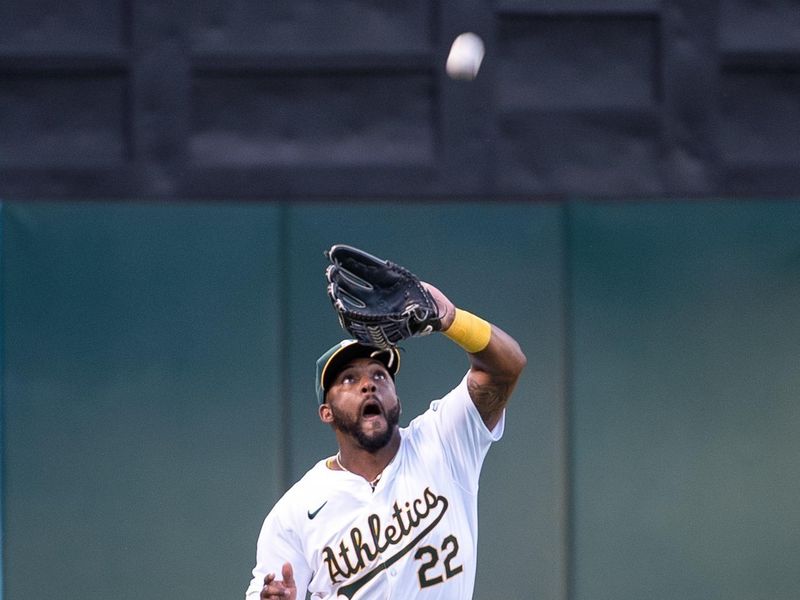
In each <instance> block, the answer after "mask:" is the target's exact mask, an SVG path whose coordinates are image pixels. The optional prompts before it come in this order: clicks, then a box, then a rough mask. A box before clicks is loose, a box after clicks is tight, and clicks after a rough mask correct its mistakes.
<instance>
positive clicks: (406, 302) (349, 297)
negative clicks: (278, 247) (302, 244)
mask: <svg viewBox="0 0 800 600" xmlns="http://www.w3.org/2000/svg"><path fill="white" fill-rule="evenodd" d="M325 255H326V256H327V257H328V260H330V261H331V264H330V265H329V266H328V268H327V270H326V271H325V275H326V277H327V278H328V296H330V299H331V302H333V308H334V310H335V311H336V314H337V315H338V316H339V322H340V323H341V325H342V327H343V328H344V329H346V330H347V331H348V332H350V334H351V335H352V336H353V337H354V338H355V339H357V340H358V341H359V342H361V343H362V344H366V345H369V346H376V347H378V348H391V347H392V346H395V345H396V344H397V343H398V342H400V341H402V340H404V339H406V338H409V337H412V336H420V335H427V334H429V333H431V332H433V331H438V330H440V329H441V328H442V324H441V320H440V319H439V311H438V308H437V305H436V302H435V301H434V300H433V298H432V297H431V295H430V293H428V291H427V290H426V289H425V288H424V287H423V286H422V284H421V283H420V280H419V278H418V277H417V276H416V275H414V274H413V273H411V272H410V271H408V269H405V268H403V267H401V266H400V265H396V264H394V263H392V262H389V261H388V260H384V259H382V258H378V257H376V256H373V255H371V254H368V253H367V252H364V251H363V250H359V249H358V248H353V247H352V246H346V245H344V244H336V245H334V246H332V247H331V249H330V250H328V251H327V252H326V253H325Z"/></svg>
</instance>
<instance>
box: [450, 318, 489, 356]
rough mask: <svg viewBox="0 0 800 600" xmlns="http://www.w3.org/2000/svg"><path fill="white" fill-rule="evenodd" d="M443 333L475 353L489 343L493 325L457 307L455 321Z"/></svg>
mask: <svg viewBox="0 0 800 600" xmlns="http://www.w3.org/2000/svg"><path fill="white" fill-rule="evenodd" d="M442 333H443V334H444V335H446V336H447V337H448V338H450V339H451V340H453V341H454V342H455V343H456V344H458V345H459V346H461V347H462V348H463V349H464V350H466V351H467V352H469V353H471V354H474V353H476V352H480V351H481V350H483V349H484V348H486V346H488V345H489V340H491V338H492V325H491V324H490V323H489V322H488V321H485V320H484V319H481V318H480V317H478V316H476V315H473V314H472V313H471V312H469V311H466V310H462V309H460V308H456V309H455V317H454V318H453V322H452V323H451V324H450V326H449V327H448V328H447V329H445V330H443V331H442Z"/></svg>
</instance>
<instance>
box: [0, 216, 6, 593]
mask: <svg viewBox="0 0 800 600" xmlns="http://www.w3.org/2000/svg"><path fill="white" fill-rule="evenodd" d="M5 217H6V214H5V204H4V203H3V202H2V201H0V600H3V591H4V589H5V583H6V582H5V578H4V576H3V575H4V574H5V545H6V536H5V523H6V509H5V507H6V504H5V491H6V487H5V481H6V436H5V427H6V419H5V417H6V414H5V413H6V405H5V390H6V386H5V382H6V360H5V359H6V354H5V350H6V348H5V340H6V303H5V299H6V298H5V297H6V293H5V289H6V288H5V283H6V281H5V265H6V253H5V229H6V218H5Z"/></svg>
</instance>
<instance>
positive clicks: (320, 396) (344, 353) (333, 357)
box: [315, 340, 400, 404]
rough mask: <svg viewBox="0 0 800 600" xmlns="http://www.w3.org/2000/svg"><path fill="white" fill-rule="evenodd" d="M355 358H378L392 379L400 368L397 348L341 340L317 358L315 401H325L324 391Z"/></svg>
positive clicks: (320, 402)
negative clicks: (389, 348) (377, 346)
mask: <svg viewBox="0 0 800 600" xmlns="http://www.w3.org/2000/svg"><path fill="white" fill-rule="evenodd" d="M356 358H374V359H375V360H379V361H380V362H382V363H383V365H384V366H385V367H386V370H387V371H389V375H391V376H392V379H394V376H395V374H396V373H397V371H399V370H400V351H399V350H398V349H397V348H392V349H391V350H385V349H383V348H376V347H374V346H367V345H365V344H362V343H360V342H358V341H357V340H342V341H341V342H339V343H338V344H336V345H335V346H333V347H332V348H330V349H329V350H328V351H327V352H325V354H323V355H322V356H320V357H319V358H318V359H317V376H316V380H315V381H316V386H317V402H318V403H319V404H322V403H323V402H325V392H327V391H328V387H329V386H330V384H331V381H333V378H334V377H336V375H337V373H339V371H341V370H342V367H344V366H345V365H346V364H347V363H349V362H350V361H351V360H355V359H356Z"/></svg>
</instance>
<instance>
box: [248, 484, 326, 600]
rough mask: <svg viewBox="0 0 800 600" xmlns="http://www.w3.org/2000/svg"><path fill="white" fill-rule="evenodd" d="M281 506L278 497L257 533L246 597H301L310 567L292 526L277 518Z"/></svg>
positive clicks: (308, 578)
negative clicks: (254, 558) (251, 575)
mask: <svg viewBox="0 0 800 600" xmlns="http://www.w3.org/2000/svg"><path fill="white" fill-rule="evenodd" d="M284 498H285V497H284ZM285 506H286V503H285V502H284V500H283V499H282V500H281V501H279V502H278V504H276V505H275V507H274V508H273V509H272V511H271V512H270V513H269V514H268V515H267V518H266V519H264V524H263V525H262V527H261V532H260V533H259V535H258V544H257V547H256V565H255V567H254V568H253V577H252V579H251V580H250V585H249V586H248V588H247V592H246V594H245V598H246V600H267V599H269V600H273V599H276V600H277V599H278V598H290V600H294V599H295V598H296V597H299V598H301V599H303V598H305V594H306V588H307V587H308V583H309V581H310V580H311V570H310V569H309V568H308V565H307V563H306V559H305V557H304V556H303V554H302V552H301V549H300V543H299V540H298V539H297V537H296V536H295V535H294V532H293V528H292V527H290V526H289V525H288V524H287V523H285V522H284V521H283V520H282V518H281V517H282V514H281V511H282V509H283V508H284V507H285ZM287 594H288V595H287ZM292 594H293V595H292Z"/></svg>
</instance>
